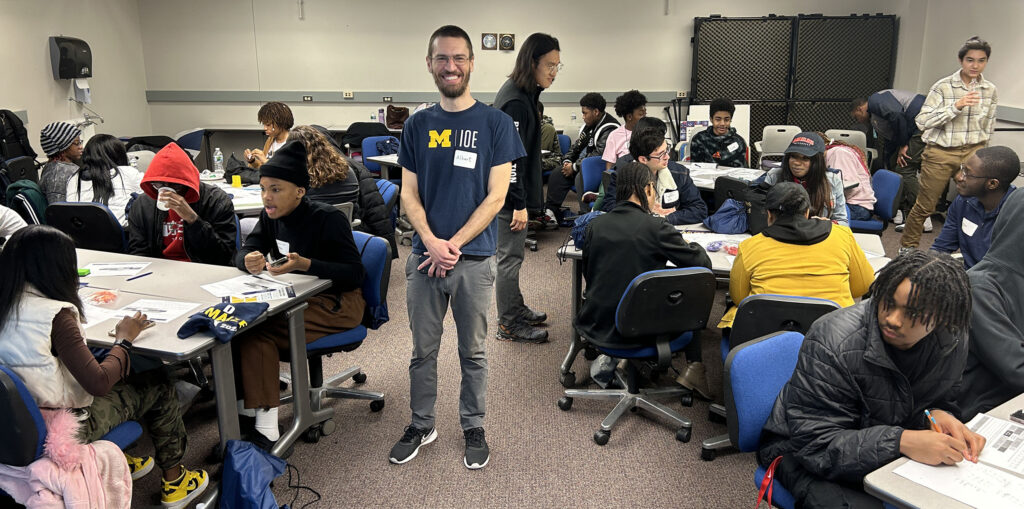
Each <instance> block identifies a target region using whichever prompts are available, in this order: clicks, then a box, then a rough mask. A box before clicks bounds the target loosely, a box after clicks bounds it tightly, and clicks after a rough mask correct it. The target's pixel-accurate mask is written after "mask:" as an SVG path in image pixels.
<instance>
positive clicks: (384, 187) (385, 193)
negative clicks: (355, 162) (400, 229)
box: [377, 179, 399, 228]
mask: <svg viewBox="0 0 1024 509" xmlns="http://www.w3.org/2000/svg"><path fill="white" fill-rule="evenodd" d="M377 191H380V195H381V197H382V198H384V208H385V209H387V211H388V214H390V215H391V227H392V228H394V227H395V225H396V223H397V222H398V196H399V193H398V186H397V185H395V183H394V182H391V181H390V180H384V179H378V180H377Z"/></svg>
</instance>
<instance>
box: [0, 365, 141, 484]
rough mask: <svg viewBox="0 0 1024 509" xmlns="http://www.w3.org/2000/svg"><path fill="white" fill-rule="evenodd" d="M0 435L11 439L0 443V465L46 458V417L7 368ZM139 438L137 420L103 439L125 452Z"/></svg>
mask: <svg viewBox="0 0 1024 509" xmlns="http://www.w3.org/2000/svg"><path fill="white" fill-rule="evenodd" d="M0 433H3V435H4V436H6V437H7V438H8V440H4V441H3V442H2V443H0V464H4V465H11V466H15V467H24V466H27V465H28V464H30V463H32V462H33V461H35V460H37V459H39V457H40V456H42V455H43V444H44V443H45V441H46V423H45V422H44V421H43V414H42V413H40V412H39V407H38V406H37V405H36V401H35V399H33V398H32V393H30V392H29V390H28V387H25V384H24V382H22V381H21V378H20V377H19V376H18V375H17V374H16V373H14V371H12V370H11V369H10V368H8V367H7V366H0ZM140 436H142V426H141V425H140V424H139V423H138V422H136V421H126V422H123V423H121V424H118V425H117V426H116V427H114V429H112V430H110V431H109V432H108V433H107V434H106V435H103V437H102V439H103V440H109V441H111V442H113V443H114V444H116V445H117V446H118V447H120V448H121V449H125V448H127V447H129V446H131V445H132V444H134V443H135V441H136V440H138V439H139V437H140ZM0 493H2V492H0Z"/></svg>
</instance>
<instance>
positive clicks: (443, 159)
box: [388, 25, 526, 469]
mask: <svg viewBox="0 0 1024 509" xmlns="http://www.w3.org/2000/svg"><path fill="white" fill-rule="evenodd" d="M426 61H427V70H428V71H429V72H430V74H431V75H432V76H433V77H434V84H436V85H437V89H438V90H439V91H440V92H441V102H440V104H437V105H434V106H431V107H430V108H427V109H425V110H423V111H421V112H419V113H417V114H416V115H413V116H412V117H410V118H409V120H408V121H406V123H405V128H404V129H403V130H402V138H403V139H402V148H401V151H400V152H399V155H398V162H399V163H400V164H401V165H402V204H403V207H404V208H405V211H406V213H407V214H408V216H409V221H410V222H411V223H412V225H413V228H415V230H416V234H415V235H414V236H413V244H412V254H411V255H410V256H409V259H408V260H407V262H406V264H405V277H406V281H407V290H406V300H407V303H408V307H409V328H410V329H411V330H412V342H413V351H412V361H411V362H410V363H409V385H410V387H409V393H410V398H409V399H410V402H409V406H410V407H411V409H412V422H411V423H410V424H409V426H407V427H406V428H405V433H404V434H403V435H402V438H401V439H400V440H399V441H398V443H396V444H395V446H394V447H393V448H392V449H391V453H390V454H389V456H388V458H389V460H390V461H391V462H392V463H395V464H402V463H405V462H407V461H409V460H411V459H413V458H415V457H416V454H417V452H419V449H420V447H421V446H422V445H425V444H429V443H430V442H433V441H434V440H435V439H436V438H437V431H436V430H435V429H434V403H435V401H436V400H437V352H438V350H439V348H440V346H441V332H442V328H443V324H442V322H443V321H444V316H445V314H447V312H448V303H449V301H450V302H451V305H452V315H453V317H454V318H455V326H456V328H457V330H458V338H459V359H460V361H461V366H462V391H461V394H460V396H459V416H460V421H461V424H462V430H463V435H464V436H465V439H466V454H465V457H464V458H463V464H464V465H465V466H466V468H471V469H476V468H483V467H484V466H485V465H487V462H488V461H489V459H490V450H489V449H488V447H487V441H486V440H485V439H484V428H483V423H484V410H485V405H484V399H485V395H486V392H487V358H486V356H485V351H484V341H485V340H486V338H487V310H488V308H489V307H490V304H491V291H492V290H491V286H492V284H493V282H494V277H495V261H494V252H495V249H496V237H497V235H498V232H497V230H498V224H497V223H496V222H495V220H494V216H495V214H497V213H498V210H500V209H501V207H502V204H503V203H504V201H505V193H506V192H507V191H508V187H509V181H510V176H511V172H512V161H514V160H516V159H519V158H521V157H523V156H525V155H526V151H525V150H524V149H523V146H522V143H521V142H520V140H519V137H518V136H516V131H515V124H513V123H512V120H511V119H510V118H508V116H507V115H505V114H503V113H501V112H500V111H498V110H496V109H493V108H489V107H487V106H486V105H484V104H483V103H480V102H478V101H476V100H474V99H473V97H472V96H471V95H470V93H469V76H470V73H471V72H472V71H473V44H472V42H470V39H469V35H468V34H467V33H466V32H465V30H463V29H461V28H459V27H457V26H453V25H446V26H443V27H441V28H438V29H437V30H435V31H434V33H433V34H432V35H431V36H430V42H429V43H428V45H427V58H426ZM525 222H526V221H525V219H524V220H523V223H524V224H525ZM502 226H503V227H505V228H507V227H508V223H502Z"/></svg>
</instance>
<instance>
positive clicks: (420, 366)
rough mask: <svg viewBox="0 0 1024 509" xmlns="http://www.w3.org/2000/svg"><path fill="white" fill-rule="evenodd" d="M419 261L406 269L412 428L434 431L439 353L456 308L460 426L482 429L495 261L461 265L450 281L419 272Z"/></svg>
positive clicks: (412, 261)
mask: <svg viewBox="0 0 1024 509" xmlns="http://www.w3.org/2000/svg"><path fill="white" fill-rule="evenodd" d="M419 260H420V255H417V254H412V255H410V256H409V258H408V260H407V261H406V264H405V279H406V282H407V289H406V303H407V306H408V308H409V329H411V330H412V361H411V362H410V363H409V396H410V398H409V407H410V408H411V409H412V425H413V426H415V427H417V428H419V429H423V430H429V429H431V428H433V427H434V417H435V415H434V403H435V402H436V401H437V352H438V350H439V349H440V347H441V334H442V333H443V332H444V317H445V315H446V314H447V313H448V303H449V301H450V302H451V307H452V317H453V318H455V328H456V331H457V334H458V338H459V361H460V363H461V365H462V390H461V392H460V394H459V421H460V423H461V424H462V429H463V430H467V429H471V428H478V427H482V426H483V424H484V412H485V410H486V405H485V399H486V395H487V357H486V349H485V345H484V341H485V340H486V339H487V311H488V310H489V309H490V307H491V292H492V291H493V287H494V275H495V260H494V257H493V256H491V257H488V258H486V259H483V260H460V261H459V262H458V263H456V264H455V268H454V269H453V270H451V271H449V272H448V274H447V277H444V278H440V277H428V276H427V275H426V274H423V273H421V272H420V271H419V270H417V269H416V267H417V265H419V263H420V262H419Z"/></svg>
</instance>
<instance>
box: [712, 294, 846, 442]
mask: <svg viewBox="0 0 1024 509" xmlns="http://www.w3.org/2000/svg"><path fill="white" fill-rule="evenodd" d="M837 309H839V304H836V303H835V302H832V301H830V300H828V299H820V298H817V297H799V296H793V295H775V294H770V293H765V294H761V295H751V296H749V297H747V298H745V299H743V301H742V302H740V304H739V306H737V308H736V318H735V319H733V327H732V330H731V331H730V333H729V334H728V336H726V335H723V336H722V343H721V348H722V360H723V361H724V360H725V359H728V357H729V354H730V352H732V351H733V350H735V349H736V348H737V347H739V346H740V345H742V344H744V343H746V342H748V341H751V340H753V339H754V338H759V337H761V336H764V335H766V334H772V333H775V332H781V331H793V332H799V333H800V334H806V333H807V330H808V329H810V328H811V324H812V323H814V321H815V320H817V319H818V318H821V317H822V316H823V315H826V314H828V313H831V312H832V311H835V310H837ZM723 384H724V385H725V390H726V391H727V392H728V390H729V380H728V379H725V380H723ZM731 412H732V410H730V409H729V400H728V398H727V399H726V404H725V405H719V404H717V403H714V404H712V405H711V407H710V408H709V410H708V418H709V419H710V420H712V421H718V420H720V419H728V415H729V414H730V413H731ZM734 443H735V442H733V441H732V440H731V439H730V436H729V435H727V434H726V435H718V436H716V437H711V438H708V439H706V440H704V441H703V442H701V449H700V458H701V459H702V460H704V461H711V460H713V459H715V455H716V452H717V451H718V450H720V449H725V448H727V447H731V446H732V445H733V444H734Z"/></svg>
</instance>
